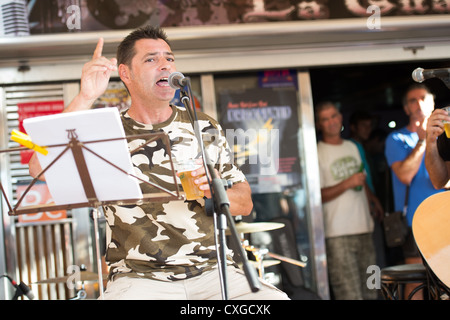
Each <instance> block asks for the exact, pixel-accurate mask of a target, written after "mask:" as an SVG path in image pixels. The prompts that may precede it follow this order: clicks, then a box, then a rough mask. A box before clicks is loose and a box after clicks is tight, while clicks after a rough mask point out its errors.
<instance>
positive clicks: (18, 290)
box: [0, 275, 33, 300]
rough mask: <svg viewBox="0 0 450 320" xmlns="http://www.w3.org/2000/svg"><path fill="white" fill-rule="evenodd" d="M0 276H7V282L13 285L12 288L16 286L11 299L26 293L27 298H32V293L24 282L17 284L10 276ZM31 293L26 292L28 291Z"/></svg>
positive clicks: (16, 298) (5, 276) (3, 276)
mask: <svg viewBox="0 0 450 320" xmlns="http://www.w3.org/2000/svg"><path fill="white" fill-rule="evenodd" d="M0 278H7V279H8V280H9V282H11V284H12V285H13V286H14V288H16V292H15V293H14V296H13V297H12V299H11V300H18V299H19V297H21V296H24V295H26V296H27V298H28V299H30V300H32V299H33V294H32V293H31V292H30V289H29V288H28V287H27V286H26V285H25V283H23V282H20V283H19V284H17V283H16V282H15V281H14V280H13V279H12V278H11V277H10V276H8V275H2V276H0ZM29 292H30V293H31V295H30V294H28V293H29Z"/></svg>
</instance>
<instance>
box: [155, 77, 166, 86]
mask: <svg viewBox="0 0 450 320" xmlns="http://www.w3.org/2000/svg"><path fill="white" fill-rule="evenodd" d="M156 84H157V85H158V86H162V87H167V86H169V78H167V77H162V78H161V79H159V80H158V81H156Z"/></svg>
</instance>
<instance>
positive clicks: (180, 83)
mask: <svg viewBox="0 0 450 320" xmlns="http://www.w3.org/2000/svg"><path fill="white" fill-rule="evenodd" d="M168 81H169V85H170V86H171V87H172V88H173V89H181V88H183V87H185V86H186V85H187V78H186V77H185V76H184V75H183V74H182V73H181V72H174V73H171V74H170V75H169V80H168Z"/></svg>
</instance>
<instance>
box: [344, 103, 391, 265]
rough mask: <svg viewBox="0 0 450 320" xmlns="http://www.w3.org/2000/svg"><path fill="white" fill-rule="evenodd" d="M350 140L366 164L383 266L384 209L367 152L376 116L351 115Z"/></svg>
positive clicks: (369, 192)
mask: <svg viewBox="0 0 450 320" xmlns="http://www.w3.org/2000/svg"><path fill="white" fill-rule="evenodd" d="M349 127H350V140H351V141H352V142H354V143H355V144H356V146H357V147H358V151H359V154H360V155H361V160H362V162H363V164H364V172H365V174H366V182H367V186H368V190H367V192H368V196H369V204H370V212H371V213H372V215H373V217H374V218H375V219H374V222H375V226H374V244H375V249H376V252H377V254H376V257H377V265H378V266H380V267H382V266H385V265H386V262H385V260H386V259H385V250H384V249H385V248H384V247H385V246H384V237H383V230H382V225H381V223H382V221H383V217H384V210H385V209H383V206H382V205H381V202H380V200H379V198H378V196H377V192H376V190H375V186H374V182H373V174H372V167H371V166H370V163H369V158H368V154H367V152H366V144H367V143H368V141H369V138H370V137H371V133H372V131H373V127H374V118H373V116H372V115H371V114H369V113H368V112H365V111H356V112H353V113H352V114H351V115H350V119H349Z"/></svg>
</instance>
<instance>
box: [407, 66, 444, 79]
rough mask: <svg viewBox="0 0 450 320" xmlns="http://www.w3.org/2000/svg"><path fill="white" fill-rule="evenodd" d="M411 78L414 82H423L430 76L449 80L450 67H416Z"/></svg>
mask: <svg viewBox="0 0 450 320" xmlns="http://www.w3.org/2000/svg"><path fill="white" fill-rule="evenodd" d="M412 78H413V80H414V81H416V82H419V83H420V82H423V81H425V80H427V79H431V78H439V79H441V80H444V82H445V81H449V80H450V69H449V68H442V69H422V68H417V69H416V70H414V71H413V73H412Z"/></svg>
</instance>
